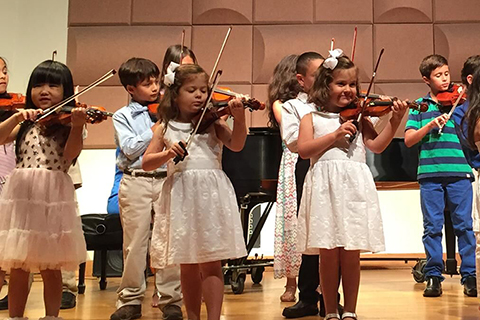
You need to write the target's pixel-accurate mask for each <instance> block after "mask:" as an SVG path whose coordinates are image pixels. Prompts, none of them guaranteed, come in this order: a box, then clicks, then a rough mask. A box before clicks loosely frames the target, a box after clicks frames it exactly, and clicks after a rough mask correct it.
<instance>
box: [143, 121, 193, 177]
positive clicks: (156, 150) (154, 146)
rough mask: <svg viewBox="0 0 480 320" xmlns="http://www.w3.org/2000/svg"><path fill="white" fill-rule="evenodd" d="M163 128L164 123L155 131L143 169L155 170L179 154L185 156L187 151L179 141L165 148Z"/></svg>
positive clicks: (146, 153)
mask: <svg viewBox="0 0 480 320" xmlns="http://www.w3.org/2000/svg"><path fill="white" fill-rule="evenodd" d="M163 128H164V126H163V125H162V124H160V125H158V126H157V128H156V129H155V132H154V133H153V137H152V140H151V141H150V144H149V145H148V147H147V150H146V151H145V154H144V155H143V159H142V169H143V170H145V171H152V170H155V169H157V168H159V167H161V166H162V165H163V164H165V163H166V162H167V161H168V160H170V159H172V158H174V157H176V156H177V155H179V156H183V155H184V154H185V151H184V150H183V148H182V147H181V146H180V144H179V143H175V144H174V145H173V146H172V147H171V148H170V149H165V143H164V141H163V135H164V130H163ZM182 143H183V144H184V145H185V142H184V141H182Z"/></svg>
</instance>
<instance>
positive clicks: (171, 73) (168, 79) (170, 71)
mask: <svg viewBox="0 0 480 320" xmlns="http://www.w3.org/2000/svg"><path fill="white" fill-rule="evenodd" d="M179 66H180V65H179V64H178V63H176V62H173V61H171V62H170V64H169V65H168V68H167V73H166V74H165V76H164V78H163V83H165V85H166V86H167V87H170V86H171V85H172V84H173V83H174V82H175V70H177V68H178V67H179Z"/></svg>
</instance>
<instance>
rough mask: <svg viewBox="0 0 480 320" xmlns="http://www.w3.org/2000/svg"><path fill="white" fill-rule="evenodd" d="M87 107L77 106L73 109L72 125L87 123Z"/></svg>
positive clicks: (77, 125) (79, 125) (78, 125)
mask: <svg viewBox="0 0 480 320" xmlns="http://www.w3.org/2000/svg"><path fill="white" fill-rule="evenodd" d="M87 117H88V116H87V108H85V107H83V106H82V107H77V108H73V109H72V127H83V126H84V125H85V124H86V123H87Z"/></svg>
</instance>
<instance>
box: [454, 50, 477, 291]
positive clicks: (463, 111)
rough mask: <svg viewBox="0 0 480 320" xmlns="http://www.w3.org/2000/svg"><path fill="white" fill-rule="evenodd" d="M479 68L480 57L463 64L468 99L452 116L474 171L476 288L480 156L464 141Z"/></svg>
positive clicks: (469, 59)
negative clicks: (474, 80) (473, 85)
mask: <svg viewBox="0 0 480 320" xmlns="http://www.w3.org/2000/svg"><path fill="white" fill-rule="evenodd" d="M479 68H480V55H473V56H470V57H468V59H467V60H466V61H465V63H464V64H463V68H462V72H461V76H462V84H463V85H465V87H466V89H467V93H468V94H467V96H468V97H467V98H468V99H467V100H466V101H465V102H464V103H463V104H461V105H459V106H457V108H456V109H455V111H454V112H453V114H452V116H453V118H454V121H455V127H456V128H457V132H460V133H458V134H459V136H460V137H462V139H460V142H462V148H463V153H464V155H465V158H466V159H467V161H468V163H469V164H470V166H471V167H472V168H473V169H475V170H473V174H474V176H475V181H474V183H473V204H472V216H473V232H474V234H475V238H476V240H477V246H476V250H475V260H476V278H477V288H478V286H479V285H480V283H479V281H480V215H479V209H480V207H479V206H478V204H477V202H478V201H480V199H479V193H478V187H479V185H478V170H479V169H480V154H479V153H478V150H477V147H476V146H475V144H472V143H465V140H466V138H467V137H469V135H468V122H469V121H468V120H469V119H468V118H469V117H468V115H467V112H468V110H469V105H470V103H469V100H470V98H471V97H472V95H473V96H475V97H478V94H479V89H478V88H479V87H478V85H479V82H478V80H477V81H476V82H475V84H476V86H477V87H472V90H469V89H470V87H471V86H472V84H473V76H474V74H475V71H476V70H478V69H479ZM470 91H473V92H470ZM475 99H477V98H475ZM477 108H478V106H477V107H476V108H473V109H471V108H470V110H472V111H471V112H473V113H475V112H476V110H477ZM474 123H475V122H474ZM460 128H461V130H460ZM467 141H468V140H467ZM473 293H474V292H472V294H473Z"/></svg>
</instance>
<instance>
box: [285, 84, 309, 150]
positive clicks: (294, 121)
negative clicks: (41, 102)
mask: <svg viewBox="0 0 480 320" xmlns="http://www.w3.org/2000/svg"><path fill="white" fill-rule="evenodd" d="M316 110H317V109H316V107H315V104H313V103H308V95H307V94H306V93H305V92H300V93H299V94H298V95H297V97H296V98H295V99H290V100H288V101H286V102H285V103H284V104H283V106H282V123H281V126H280V127H281V130H280V132H281V134H282V139H283V141H284V142H285V145H286V146H287V147H288V149H290V151H292V152H298V147H297V141H298V129H299V127H300V121H301V120H302V118H303V117H304V116H305V115H307V114H309V113H310V112H312V111H316Z"/></svg>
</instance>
